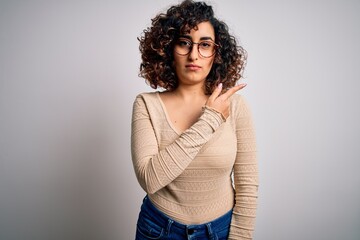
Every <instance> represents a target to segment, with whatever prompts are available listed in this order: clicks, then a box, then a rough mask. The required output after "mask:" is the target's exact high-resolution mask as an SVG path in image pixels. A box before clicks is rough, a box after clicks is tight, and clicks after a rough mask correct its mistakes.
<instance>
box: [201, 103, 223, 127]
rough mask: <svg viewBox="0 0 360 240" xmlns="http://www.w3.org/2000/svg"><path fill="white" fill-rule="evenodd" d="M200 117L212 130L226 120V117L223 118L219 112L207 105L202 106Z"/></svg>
mask: <svg viewBox="0 0 360 240" xmlns="http://www.w3.org/2000/svg"><path fill="white" fill-rule="evenodd" d="M201 118H202V119H203V120H204V121H206V122H207V123H208V124H209V125H210V126H211V127H212V129H213V130H215V129H217V128H218V127H219V126H220V125H221V124H222V123H224V122H225V121H226V118H224V116H223V115H222V114H221V113H220V112H218V111H217V110H215V109H214V108H211V107H208V106H205V107H203V114H202V116H201Z"/></svg>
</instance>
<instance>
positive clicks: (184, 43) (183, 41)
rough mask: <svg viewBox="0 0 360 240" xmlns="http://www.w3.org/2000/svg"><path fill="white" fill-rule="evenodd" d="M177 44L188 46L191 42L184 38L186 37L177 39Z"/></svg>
mask: <svg viewBox="0 0 360 240" xmlns="http://www.w3.org/2000/svg"><path fill="white" fill-rule="evenodd" d="M177 44H178V45H179V46H180V47H190V46H191V44H192V43H191V42H190V41H189V40H186V39H179V40H178V41H177Z"/></svg>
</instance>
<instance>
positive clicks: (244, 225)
mask: <svg viewBox="0 0 360 240" xmlns="http://www.w3.org/2000/svg"><path fill="white" fill-rule="evenodd" d="M239 105H240V106H238V108H239V109H238V111H239V113H238V116H237V117H236V120H235V121H236V123H235V124H236V136H237V155H236V160H235V164H234V185H235V206H234V208H233V215H232V220H231V227H230V234H229V239H237V240H239V239H247V240H249V239H252V234H253V231H254V226H255V217H256V207H257V191H258V167H257V160H256V141H255V129H254V126H253V122H252V117H251V112H250V109H249V107H248V105H247V103H246V101H245V100H244V99H243V97H241V98H240V101H239Z"/></svg>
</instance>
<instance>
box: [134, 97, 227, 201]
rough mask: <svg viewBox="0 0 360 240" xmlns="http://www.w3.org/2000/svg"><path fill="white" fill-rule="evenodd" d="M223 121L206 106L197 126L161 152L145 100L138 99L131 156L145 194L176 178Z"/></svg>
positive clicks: (218, 114) (195, 124) (135, 106)
mask: <svg viewBox="0 0 360 240" xmlns="http://www.w3.org/2000/svg"><path fill="white" fill-rule="evenodd" d="M223 122H224V118H223V117H222V116H221V114H220V113H218V112H217V111H215V110H214V109H212V108H208V107H207V108H205V109H204V111H203V114H202V115H201V117H200V118H199V119H198V121H197V122H196V123H194V124H193V125H192V126H191V127H190V128H189V129H187V130H186V131H185V132H184V133H183V134H181V135H180V136H179V137H178V138H177V139H176V140H175V141H174V142H173V143H171V144H169V145H168V146H167V147H166V148H165V149H163V150H161V151H159V147H158V144H157V139H156V136H155V132H154V129H153V125H152V123H151V119H150V116H149V113H148V110H147V107H146V104H145V101H144V99H143V98H142V97H141V96H138V97H137V98H136V100H135V102H134V105H133V115H132V125H131V153H132V160H133V165H134V169H135V173H136V177H137V179H138V181H139V183H140V185H141V187H142V188H143V189H144V190H145V192H147V193H150V194H153V193H155V192H157V191H158V190H160V189H161V188H163V187H165V186H166V185H168V184H169V183H171V182H172V181H173V180H174V179H175V178H177V177H178V176H179V175H180V174H181V173H182V172H183V171H184V170H185V168H186V167H187V166H188V165H189V164H190V162H191V161H192V160H193V159H194V158H195V156H196V155H197V154H198V152H199V150H200V149H201V147H202V146H203V145H204V144H205V143H206V142H207V141H208V140H209V139H210V137H211V136H212V134H213V133H214V132H215V130H216V129H217V128H218V127H219V126H220V125H221V124H222V123H223Z"/></svg>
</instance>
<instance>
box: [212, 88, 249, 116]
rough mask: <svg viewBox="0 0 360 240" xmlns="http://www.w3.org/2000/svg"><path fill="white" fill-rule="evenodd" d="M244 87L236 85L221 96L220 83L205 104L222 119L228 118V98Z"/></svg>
mask: <svg viewBox="0 0 360 240" xmlns="http://www.w3.org/2000/svg"><path fill="white" fill-rule="evenodd" d="M245 86H246V83H242V84H239V85H236V86H234V87H232V88H230V89H229V90H227V91H226V92H225V93H224V94H221V95H220V93H221V90H222V83H220V84H219V85H218V86H217V87H216V88H215V90H214V92H213V93H212V94H211V95H210V97H209V99H208V100H207V102H206V106H208V107H211V108H213V109H215V110H216V111H218V112H219V113H221V114H222V115H223V116H224V118H225V119H226V118H228V117H229V115H230V110H229V107H230V101H229V98H230V97H231V96H232V95H233V94H234V93H236V92H237V91H239V90H240V89H243V88H244V87H245Z"/></svg>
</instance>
